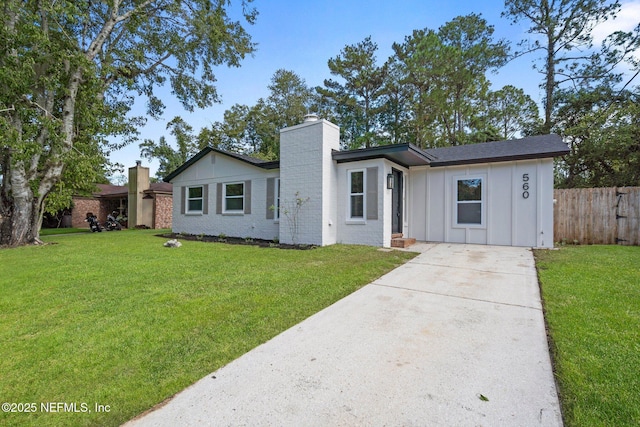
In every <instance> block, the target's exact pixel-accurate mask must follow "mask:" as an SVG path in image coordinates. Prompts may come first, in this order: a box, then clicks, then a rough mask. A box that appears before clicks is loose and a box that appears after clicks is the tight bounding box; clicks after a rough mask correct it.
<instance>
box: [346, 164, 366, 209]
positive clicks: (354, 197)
mask: <svg viewBox="0 0 640 427" xmlns="http://www.w3.org/2000/svg"><path fill="white" fill-rule="evenodd" d="M364 180H365V175H364V170H353V171H350V172H349V218H350V219H355V220H360V219H362V220H364V207H365V200H364V197H365V196H364V195H365V186H364Z"/></svg>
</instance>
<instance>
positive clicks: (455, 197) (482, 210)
mask: <svg viewBox="0 0 640 427" xmlns="http://www.w3.org/2000/svg"><path fill="white" fill-rule="evenodd" d="M470 180H480V185H481V188H480V200H458V182H459V181H470ZM486 200H487V177H486V175H457V176H454V177H453V223H454V227H456V228H485V224H486V217H487V215H486V212H487V210H486ZM476 203H479V204H480V222H479V223H466V222H459V220H458V206H459V205H461V204H476Z"/></svg>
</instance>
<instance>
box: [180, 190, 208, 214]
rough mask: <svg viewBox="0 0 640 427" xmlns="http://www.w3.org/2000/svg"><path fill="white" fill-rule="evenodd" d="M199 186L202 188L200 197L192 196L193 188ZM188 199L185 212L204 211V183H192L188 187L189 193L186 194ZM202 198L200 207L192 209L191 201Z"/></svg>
mask: <svg viewBox="0 0 640 427" xmlns="http://www.w3.org/2000/svg"><path fill="white" fill-rule="evenodd" d="M192 188H199V189H200V194H201V195H200V197H191V194H190V193H191V189H192ZM185 199H186V209H185V213H188V214H201V213H203V212H204V185H192V186H189V187H187V194H185ZM197 200H200V209H191V202H192V201H197Z"/></svg>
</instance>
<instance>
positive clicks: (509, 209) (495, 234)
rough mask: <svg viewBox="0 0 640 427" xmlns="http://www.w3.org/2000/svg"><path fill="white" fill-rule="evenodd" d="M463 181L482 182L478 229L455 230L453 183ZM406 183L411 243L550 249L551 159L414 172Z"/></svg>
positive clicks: (417, 170)
mask: <svg viewBox="0 0 640 427" xmlns="http://www.w3.org/2000/svg"><path fill="white" fill-rule="evenodd" d="M525 174H526V177H525ZM465 176H466V177H469V178H473V177H481V178H483V186H484V188H483V192H484V194H483V211H482V217H483V223H482V224H481V225H464V226H463V225H457V224H456V217H455V215H456V199H455V197H456V188H455V185H456V179H457V178H463V177H465ZM410 183H411V184H410V193H409V194H410V199H411V203H410V209H411V210H410V217H409V234H410V236H411V237H415V238H416V239H418V240H426V241H434V242H451V243H476V244H489V245H510V246H531V247H553V160H552V159H541V160H523V161H514V162H501V163H487V164H480V165H466V166H451V167H438V168H429V167H424V168H415V169H412V170H411V175H410ZM525 184H528V185H526V186H525ZM525 188H528V189H527V190H525ZM525 191H527V194H526V195H527V196H528V197H526V198H525V197H524V195H525V194H524V192H525Z"/></svg>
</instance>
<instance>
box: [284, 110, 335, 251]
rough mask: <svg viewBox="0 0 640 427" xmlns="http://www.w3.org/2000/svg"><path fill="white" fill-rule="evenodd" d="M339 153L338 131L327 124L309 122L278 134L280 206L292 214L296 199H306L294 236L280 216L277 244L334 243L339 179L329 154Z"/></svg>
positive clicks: (326, 122)
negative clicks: (278, 242) (336, 195)
mask: <svg viewBox="0 0 640 427" xmlns="http://www.w3.org/2000/svg"><path fill="white" fill-rule="evenodd" d="M338 149H340V129H339V128H338V126H336V125H334V124H333V123H330V122H328V121H326V120H316V121H309V122H305V123H302V124H300V125H297V126H292V127H288V128H285V129H282V130H281V131H280V173H281V175H280V200H281V206H283V207H284V208H285V209H287V210H288V211H289V212H292V211H293V210H294V209H295V205H296V198H300V199H302V200H306V199H307V198H308V200H307V201H306V202H305V203H304V204H303V205H302V208H301V209H300V211H299V213H298V215H297V223H298V232H297V233H292V231H291V229H290V224H291V221H290V219H288V218H287V216H286V215H285V214H284V213H281V214H280V217H281V218H280V221H281V222H280V242H282V243H293V241H294V240H296V243H304V244H315V245H331V244H334V243H336V239H337V236H338V234H337V233H338V232H337V229H336V228H337V227H336V211H337V206H336V198H335V194H336V193H337V185H338V179H337V171H336V169H337V167H336V164H335V162H334V161H333V159H332V157H331V150H338ZM296 194H297V195H296ZM290 215H291V214H290ZM294 234H296V235H295V236H294Z"/></svg>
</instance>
